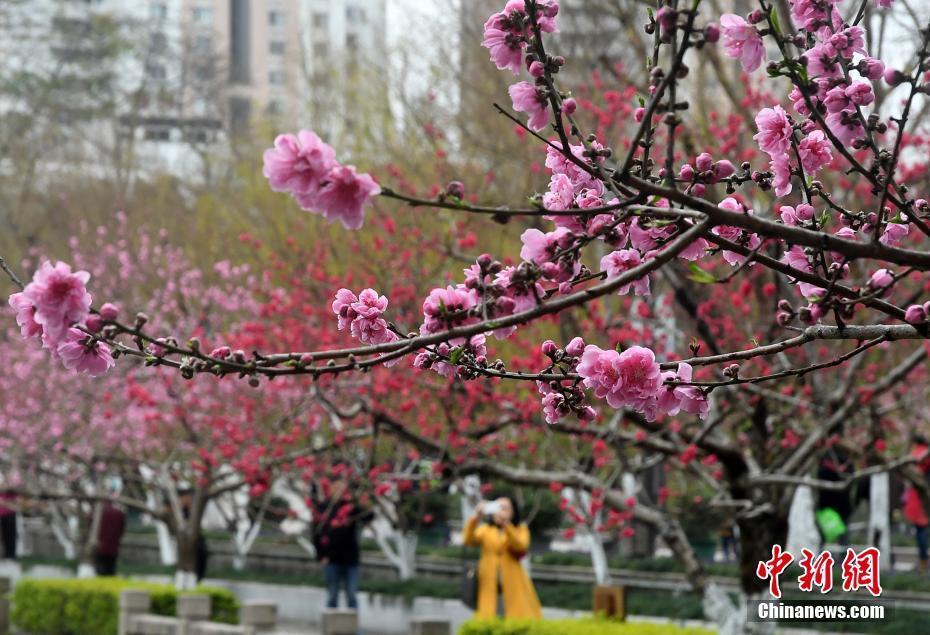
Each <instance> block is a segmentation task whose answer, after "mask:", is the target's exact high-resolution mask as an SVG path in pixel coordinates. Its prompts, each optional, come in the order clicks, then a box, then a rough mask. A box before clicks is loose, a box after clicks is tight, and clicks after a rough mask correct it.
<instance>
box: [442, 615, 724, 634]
mask: <svg viewBox="0 0 930 635" xmlns="http://www.w3.org/2000/svg"><path fill="white" fill-rule="evenodd" d="M458 635H712V631H708V630H705V629H702V628H682V627H680V626H674V625H672V624H649V623H645V622H638V623H633V622H616V621H611V620H603V619H594V618H589V619H581V620H469V621H468V622H465V623H464V624H462V628H460V629H459V632H458Z"/></svg>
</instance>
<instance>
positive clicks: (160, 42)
mask: <svg viewBox="0 0 930 635" xmlns="http://www.w3.org/2000/svg"><path fill="white" fill-rule="evenodd" d="M151 48H152V52H153V53H164V52H165V51H166V50H167V49H168V38H167V37H166V36H165V34H164V33H152V39H151Z"/></svg>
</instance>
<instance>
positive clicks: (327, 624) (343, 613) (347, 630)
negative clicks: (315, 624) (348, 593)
mask: <svg viewBox="0 0 930 635" xmlns="http://www.w3.org/2000/svg"><path fill="white" fill-rule="evenodd" d="M321 626H322V630H323V635H355V634H356V633H358V612H357V611H354V610H352V609H326V610H324V611H323V619H322V622H321Z"/></svg>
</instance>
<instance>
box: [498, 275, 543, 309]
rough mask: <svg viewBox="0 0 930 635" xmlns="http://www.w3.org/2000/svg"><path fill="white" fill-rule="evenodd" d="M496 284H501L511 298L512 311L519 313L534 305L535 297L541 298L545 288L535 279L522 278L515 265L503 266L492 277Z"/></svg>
mask: <svg viewBox="0 0 930 635" xmlns="http://www.w3.org/2000/svg"><path fill="white" fill-rule="evenodd" d="M494 282H495V283H496V284H499V285H502V286H503V287H504V288H505V290H506V293H507V295H506V296H505V297H509V298H510V299H511V300H513V303H514V305H513V311H512V313H521V312H523V311H526V310H527V309H531V308H533V307H534V306H536V298H543V297H544V296H545V293H546V290H545V288H543V286H542V285H541V284H539V283H538V282H535V281H532V282H531V281H530V280H527V279H524V278H523V277H522V276H521V275H520V274H519V270H518V269H517V267H505V268H504V269H502V270H501V271H500V272H499V273H498V274H497V275H496V276H495V278H494Z"/></svg>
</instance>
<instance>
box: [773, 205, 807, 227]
mask: <svg viewBox="0 0 930 635" xmlns="http://www.w3.org/2000/svg"><path fill="white" fill-rule="evenodd" d="M779 213H780V215H781V220H782V222H783V223H785V224H786V225H797V224H798V223H799V222H801V221H809V220H810V219H812V218H813V217H814V208H813V206H811V205H808V204H807V203H801V204H799V205H797V206H796V207H791V206H789V205H782V206H781V209H780V210H779Z"/></svg>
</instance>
